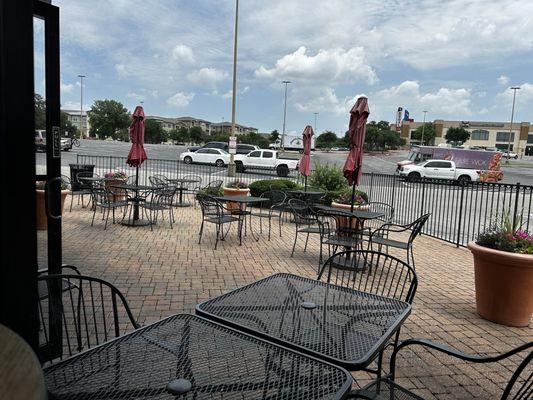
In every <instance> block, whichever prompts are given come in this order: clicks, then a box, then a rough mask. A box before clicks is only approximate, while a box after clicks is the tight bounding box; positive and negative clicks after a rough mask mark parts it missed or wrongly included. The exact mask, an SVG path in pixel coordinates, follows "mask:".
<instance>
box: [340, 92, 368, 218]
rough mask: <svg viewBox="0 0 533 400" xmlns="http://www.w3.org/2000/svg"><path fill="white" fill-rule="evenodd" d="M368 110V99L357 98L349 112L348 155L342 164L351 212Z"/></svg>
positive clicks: (361, 159)
mask: <svg viewBox="0 0 533 400" xmlns="http://www.w3.org/2000/svg"><path fill="white" fill-rule="evenodd" d="M369 114H370V110H369V109H368V99H367V98H366V97H359V98H358V99H357V101H356V102H355V105H354V106H353V107H352V109H351V110H350V127H349V129H348V135H349V137H350V153H348V158H347V159H346V163H345V164H344V168H343V173H344V176H345V177H346V179H348V182H349V183H350V185H352V186H353V189H352V211H353V197H354V195H355V185H358V184H359V181H360V179H361V175H362V170H361V166H362V165H363V145H364V143H365V134H366V120H367V119H368V115H369Z"/></svg>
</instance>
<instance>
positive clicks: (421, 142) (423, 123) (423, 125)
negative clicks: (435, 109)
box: [420, 110, 427, 146]
mask: <svg viewBox="0 0 533 400" xmlns="http://www.w3.org/2000/svg"><path fill="white" fill-rule="evenodd" d="M423 113H424V122H422V137H421V138H420V146H423V145H424V130H425V129H426V113H427V110H424V111H423Z"/></svg>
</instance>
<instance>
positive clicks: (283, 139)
mask: <svg viewBox="0 0 533 400" xmlns="http://www.w3.org/2000/svg"><path fill="white" fill-rule="evenodd" d="M281 83H283V84H285V106H284V107H283V133H282V134H281V150H282V151H284V150H285V119H286V118H287V85H288V84H289V83H291V81H283V82H281Z"/></svg>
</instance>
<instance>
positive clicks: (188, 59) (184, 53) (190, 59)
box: [172, 44, 194, 64]
mask: <svg viewBox="0 0 533 400" xmlns="http://www.w3.org/2000/svg"><path fill="white" fill-rule="evenodd" d="M172 58H173V59H174V60H177V61H178V62H180V63H182V64H192V63H194V53H193V51H192V49H191V48H190V47H189V46H186V45H184V44H177V45H176V46H174V48H173V49H172Z"/></svg>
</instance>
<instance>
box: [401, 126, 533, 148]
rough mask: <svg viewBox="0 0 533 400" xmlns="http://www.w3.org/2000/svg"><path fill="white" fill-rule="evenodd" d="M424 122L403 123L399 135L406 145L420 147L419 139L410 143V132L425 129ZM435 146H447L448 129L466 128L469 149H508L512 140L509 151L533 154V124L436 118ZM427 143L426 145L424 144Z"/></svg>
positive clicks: (466, 143)
mask: <svg viewBox="0 0 533 400" xmlns="http://www.w3.org/2000/svg"><path fill="white" fill-rule="evenodd" d="M422 125H423V123H422V122H409V121H403V123H402V126H401V130H400V136H401V137H403V138H404V139H406V141H407V144H419V141H417V140H411V132H413V131H414V130H416V129H417V128H418V127H420V126H422ZM433 125H434V126H435V134H436V135H435V145H438V144H440V143H446V140H445V139H444V137H445V136H446V132H447V130H448V128H452V127H455V128H459V127H462V128H465V129H466V130H467V131H469V132H470V139H469V140H468V141H467V142H465V143H464V145H467V146H476V147H482V148H496V149H499V150H503V151H505V150H507V147H508V145H509V133H511V137H510V139H511V140H510V149H511V151H514V152H516V153H517V154H519V155H533V125H531V124H530V123H529V122H513V126H512V129H511V124H510V123H509V122H488V121H446V120H442V119H436V120H435V121H433ZM425 144H426V143H425Z"/></svg>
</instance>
